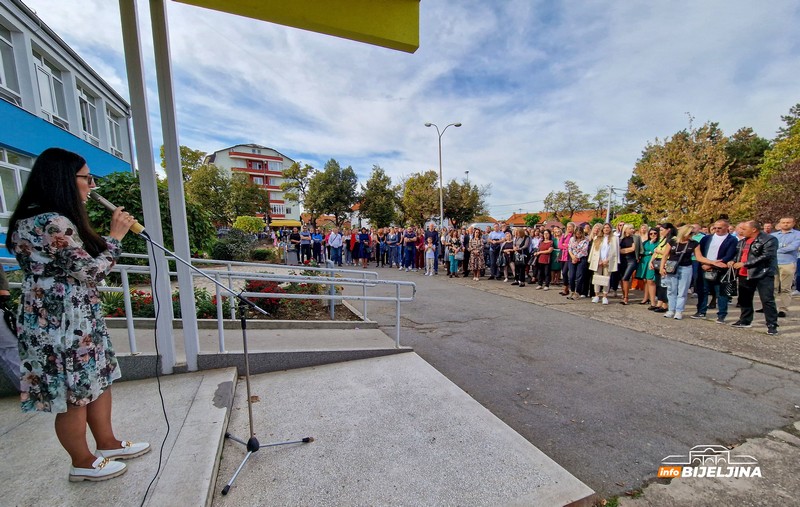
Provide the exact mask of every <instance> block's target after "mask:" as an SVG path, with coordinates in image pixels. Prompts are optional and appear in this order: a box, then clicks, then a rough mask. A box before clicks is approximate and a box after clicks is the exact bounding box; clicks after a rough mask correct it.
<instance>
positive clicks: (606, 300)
mask: <svg viewBox="0 0 800 507" xmlns="http://www.w3.org/2000/svg"><path fill="white" fill-rule="evenodd" d="M603 304H604V305H607V304H608V298H607V297H605V296H603Z"/></svg>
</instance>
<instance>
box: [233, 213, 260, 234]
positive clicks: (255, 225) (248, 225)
mask: <svg viewBox="0 0 800 507" xmlns="http://www.w3.org/2000/svg"><path fill="white" fill-rule="evenodd" d="M233 228H234V229H239V230H240V231H244V232H248V233H250V234H258V233H259V232H262V231H263V230H264V221H263V220H261V219H260V218H258V217H249V216H238V217H236V220H235V221H234V222H233Z"/></svg>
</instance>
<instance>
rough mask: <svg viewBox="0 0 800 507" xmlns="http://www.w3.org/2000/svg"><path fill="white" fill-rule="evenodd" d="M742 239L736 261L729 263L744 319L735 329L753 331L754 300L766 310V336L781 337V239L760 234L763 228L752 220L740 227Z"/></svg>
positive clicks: (740, 318)
mask: <svg viewBox="0 0 800 507" xmlns="http://www.w3.org/2000/svg"><path fill="white" fill-rule="evenodd" d="M740 231H741V236H742V239H741V240H740V241H739V244H738V245H737V249H736V260H735V261H731V262H729V263H728V265H729V266H732V267H733V268H734V269H736V270H737V272H738V274H739V306H740V307H741V309H742V315H741V316H740V317H739V320H738V321H736V322H735V323H734V324H733V327H752V322H753V296H754V295H755V293H756V291H758V297H759V298H760V299H761V304H762V306H763V307H764V317H765V319H766V321H767V334H769V335H776V334H778V308H777V306H775V273H776V272H777V270H778V239H777V238H776V237H775V236H770V235H769V234H766V233H764V232H761V224H759V223H758V222H756V221H754V220H751V221H749V222H744V223H742V224H740Z"/></svg>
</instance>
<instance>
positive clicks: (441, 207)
mask: <svg viewBox="0 0 800 507" xmlns="http://www.w3.org/2000/svg"><path fill="white" fill-rule="evenodd" d="M425 126H426V127H436V134H438V135H439V230H440V231H441V230H442V229H443V228H444V190H443V186H442V185H443V183H442V136H443V135H444V133H445V131H446V130H447V127H451V126H452V127H460V126H461V123H450V124H448V125H447V126H446V127H445V128H443V129H442V131H441V132H440V131H439V126H438V125H436V124H435V123H426V124H425ZM467 172H469V171H467Z"/></svg>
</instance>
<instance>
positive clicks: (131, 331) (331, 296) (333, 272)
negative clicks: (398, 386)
mask: <svg viewBox="0 0 800 507" xmlns="http://www.w3.org/2000/svg"><path fill="white" fill-rule="evenodd" d="M123 257H129V258H137V259H148V257H147V256H146V255H141V254H123ZM171 259H172V260H174V259H173V258H172V257H167V260H171ZM192 261H193V262H192V263H193V264H194V263H204V264H212V265H213V264H218V265H224V266H226V267H227V270H226V271H219V270H215V269H209V270H203V269H200V271H202V272H203V273H204V275H205V276H209V277H213V278H214V279H215V280H217V281H220V279H221V277H222V276H225V277H226V278H227V282H228V288H230V289H233V282H234V280H240V279H241V280H245V279H249V280H265V281H274V282H278V283H291V282H295V283H308V284H316V285H326V286H328V287H329V292H328V294H285V293H263V292H244V291H240V292H239V293H240V294H241V295H242V296H244V297H248V298H268V299H309V300H327V301H330V302H331V319H333V304H334V303H335V302H336V301H344V300H353V301H362V302H363V305H364V306H363V308H364V311H363V313H362V319H363V320H367V313H366V308H367V302H368V301H384V302H386V301H389V302H391V301H394V302H395V312H396V316H395V317H396V325H395V347H397V348H399V347H400V303H405V302H410V301H413V300H414V297H415V296H416V284H415V283H414V282H405V281H398V280H379V279H378V273H377V272H374V271H359V270H352V269H338V268H331V267H326V268H321V267H309V266H297V267H299V268H301V269H303V270H304V271H313V272H320V273H321V274H326V275H329V276H305V275H300V274H277V273H263V272H243V271H233V270H232V267H233V266H240V267H258V268H260V269H265V268H267V269H269V268H273V269H281V270H286V269H287V268H288V269H292V268H294V267H295V266H285V265H282V264H261V263H248V262H240V261H216V260H206V259H192ZM0 265H11V266H18V263H17V261H16V259H13V258H0ZM111 271H112V272H118V273H120V275H121V279H122V286H121V287H111V286H103V285H101V286H98V290H99V291H101V292H117V293H118V292H121V293H123V304H124V308H125V320H126V328H127V333H128V342H129V346H130V350H131V354H134V355H135V354H138V349H137V346H136V334H135V328H134V321H133V316H132V313H133V312H132V303H131V291H130V283H129V279H128V276H129V274H150V268H149V266H146V265H135V264H121V263H118V264H116V265H115V266H114V267H113V268H112V270H111ZM342 274H353V275H358V276H360V278H356V277H343V276H341V275H342ZM175 275H177V271H170V272H169V276H175ZM192 276H193V277H201V278H203V277H204V276H203V275H200V274H198V273H195V272H192ZM367 277H369V278H367ZM9 285H10V287H12V288H20V287H21V284H20V283H18V282H12V283H10V284H9ZM336 285H343V286H356V287H357V286H361V287H362V289H363V292H362V295H360V296H359V295H344V294H336V293H335V286H336ZM379 285H382V286H386V285H391V286H394V287H395V295H394V296H393V297H390V296H368V295H367V289H368V288H371V287H376V286H379ZM401 287H410V288H411V294H410V295H409V296H401V292H400V290H401ZM216 296H217V322H218V324H217V330H218V334H219V350H220V352H221V353H224V352H225V334H224V325H223V321H224V318H223V299H222V298H223V297H233V296H231V295H230V294H223V293H222V290H221V289H220V288H219V287H216ZM235 306H236V305H231V318H235Z"/></svg>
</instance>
